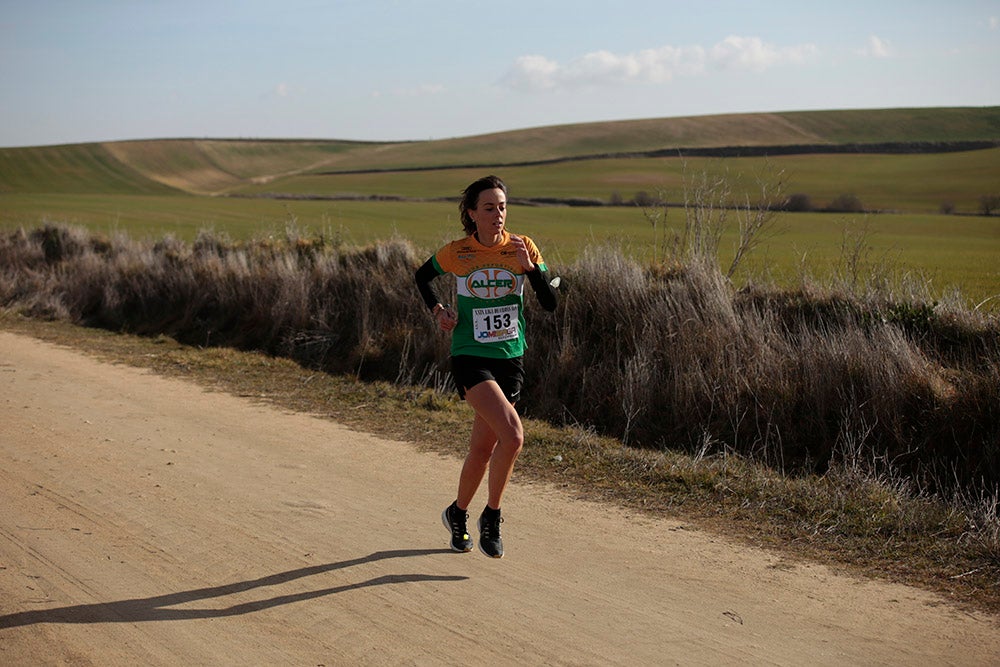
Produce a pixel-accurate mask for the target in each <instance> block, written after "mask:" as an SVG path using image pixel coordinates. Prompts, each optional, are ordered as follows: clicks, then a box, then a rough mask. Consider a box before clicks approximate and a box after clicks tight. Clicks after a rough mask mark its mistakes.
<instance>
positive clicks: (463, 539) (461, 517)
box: [441, 503, 472, 553]
mask: <svg viewBox="0 0 1000 667" xmlns="http://www.w3.org/2000/svg"><path fill="white" fill-rule="evenodd" d="M468 520H469V513H468V512H464V511H462V510H460V509H458V506H457V505H455V503H452V504H451V505H448V507H446V508H445V510H444V512H441V523H443V524H444V527H445V528H447V529H448V530H449V531H450V532H451V544H450V546H451V550H452V551H458V552H461V553H465V552H466V551H472V538H471V537H469V529H468V528H467V527H466V522H468Z"/></svg>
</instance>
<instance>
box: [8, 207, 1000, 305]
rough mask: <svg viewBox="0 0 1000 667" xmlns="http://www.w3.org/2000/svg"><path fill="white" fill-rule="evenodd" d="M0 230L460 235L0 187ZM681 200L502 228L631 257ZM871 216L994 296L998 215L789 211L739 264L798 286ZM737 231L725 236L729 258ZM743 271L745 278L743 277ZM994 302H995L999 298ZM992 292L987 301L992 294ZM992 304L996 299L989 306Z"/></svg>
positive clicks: (998, 278)
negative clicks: (665, 206) (51, 225)
mask: <svg viewBox="0 0 1000 667" xmlns="http://www.w3.org/2000/svg"><path fill="white" fill-rule="evenodd" d="M2 200H3V202H4V205H3V208H2V210H0V229H7V230H12V229H16V228H18V227H26V228H33V227H37V226H40V225H42V224H45V223H47V222H61V223H68V224H73V225H80V226H83V227H87V228H89V229H92V230H94V231H97V232H100V233H103V234H108V235H111V234H114V233H116V232H126V233H127V234H128V235H129V236H131V237H133V238H138V239H143V238H149V239H156V238H161V237H163V236H165V235H168V234H169V235H173V236H175V237H177V238H180V239H184V240H193V239H194V238H195V236H196V235H197V234H198V232H199V231H200V230H204V229H209V230H213V231H215V232H218V233H224V234H227V235H229V236H230V237H232V238H233V239H236V240H240V239H250V238H254V237H262V236H268V235H278V236H281V235H283V234H284V233H285V230H286V227H287V226H288V225H289V224H294V225H295V227H296V229H297V230H298V231H299V233H304V234H324V235H326V236H327V237H330V238H336V239H339V240H341V241H342V242H344V243H347V244H351V245H364V244H368V243H372V242H375V241H378V240H383V239H387V238H391V237H393V236H401V237H404V238H407V239H409V240H411V241H412V242H413V243H414V245H415V246H417V247H418V248H419V249H421V250H423V251H426V252H431V251H432V250H433V249H435V248H437V247H438V246H440V245H441V244H442V243H444V242H446V241H448V240H451V239H453V238H457V237H458V236H460V235H461V225H460V224H459V222H458V212H457V208H456V206H455V205H454V204H453V203H450V202H370V201H278V200H272V199H242V198H218V197H217V198H208V197H195V196H189V195H171V196H150V195H146V196H140V195H118V196H110V195H3V198H2ZM683 215H684V212H683V210H682V209H670V210H669V212H668V214H667V222H666V225H665V227H661V229H660V230H658V231H654V230H653V228H652V227H651V225H650V224H649V223H648V222H647V221H646V219H645V217H644V216H643V215H642V212H641V211H640V210H639V209H637V208H634V207H584V208H575V207H566V206H552V207H549V206H515V207H512V209H511V211H510V214H509V217H508V225H509V227H510V228H511V229H512V230H514V231H520V232H521V233H524V234H527V235H529V236H531V237H532V238H534V239H535V241H536V242H537V243H538V244H539V245H540V246H541V248H542V249H543V251H544V253H545V255H546V259H547V261H548V262H549V263H550V264H551V265H553V267H554V268H557V267H558V266H559V265H560V264H566V263H569V262H572V261H574V260H575V259H576V258H577V257H578V256H579V254H580V253H581V252H582V251H583V250H584V249H585V248H587V247H597V248H600V247H602V246H607V245H612V246H614V247H619V248H623V249H625V250H626V252H627V253H628V254H630V255H632V256H634V257H636V258H637V259H640V260H644V261H645V260H649V259H652V256H653V251H654V248H657V249H658V251H659V252H660V253H661V256H662V252H663V249H664V247H665V244H666V241H665V238H664V235H665V233H669V231H670V230H676V231H680V230H681V229H682V227H683ZM866 224H867V226H868V233H869V237H868V245H869V247H870V252H869V255H868V259H869V260H870V261H871V262H873V263H877V264H879V265H881V266H883V267H884V266H887V265H888V266H891V267H895V268H896V269H898V270H899V271H904V272H907V273H909V274H910V275H911V276H913V277H920V276H922V277H924V278H926V279H928V280H930V281H931V283H930V284H931V286H932V288H933V289H932V293H935V294H938V293H942V292H944V291H946V290H950V289H952V288H958V289H959V290H960V291H961V292H962V293H963V295H964V296H965V297H966V299H967V300H968V301H969V302H970V303H973V304H975V303H979V302H980V301H982V300H983V299H986V298H988V297H990V296H993V295H996V294H1000V263H998V262H997V258H998V257H1000V218H996V217H994V218H983V217H973V216H946V215H933V214H894V215H877V216H857V215H846V214H845V215H840V214H828V213H785V214H780V215H778V216H776V218H775V222H774V225H773V230H772V233H771V234H770V235H769V236H768V238H767V240H766V242H765V243H764V244H763V245H762V246H761V247H760V248H759V249H758V250H757V251H756V252H755V253H754V254H753V255H752V256H751V258H750V260H748V262H747V264H746V266H745V268H746V269H747V270H750V271H752V272H753V274H754V275H757V276H760V277H771V278H773V279H775V280H777V281H778V282H780V283H782V284H796V282H797V281H799V279H800V277H801V273H802V269H803V268H804V269H805V271H806V272H807V273H810V274H813V275H814V276H816V277H818V278H824V277H828V276H829V275H830V274H831V272H832V271H833V270H834V269H835V268H836V266H837V263H838V261H839V259H840V257H841V246H842V243H843V241H844V237H845V233H849V234H855V233H859V232H860V230H861V229H862V228H863V227H864V226H865V225H866ZM734 240H735V239H734V236H733V235H732V234H729V235H728V236H727V237H726V238H724V239H723V243H722V249H721V254H722V257H721V261H723V262H724V263H725V264H727V265H728V262H729V261H730V258H731V255H732V253H731V248H732V246H733V243H734ZM743 278H745V275H743ZM996 301H1000V299H998V300H996ZM996 301H994V303H996ZM997 305H1000V304H997Z"/></svg>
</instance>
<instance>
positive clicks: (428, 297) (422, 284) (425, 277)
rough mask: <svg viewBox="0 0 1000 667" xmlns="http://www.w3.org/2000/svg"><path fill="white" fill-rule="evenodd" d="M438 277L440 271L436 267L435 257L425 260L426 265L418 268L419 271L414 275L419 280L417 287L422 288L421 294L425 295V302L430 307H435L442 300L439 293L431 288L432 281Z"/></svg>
mask: <svg viewBox="0 0 1000 667" xmlns="http://www.w3.org/2000/svg"><path fill="white" fill-rule="evenodd" d="M437 277H438V272H437V269H435V268H434V258H433V257H432V258H431V259H428V260H427V261H426V262H424V265H423V266H421V267H420V268H419V269H417V273H416V274H415V275H414V278H415V279H416V281H417V289H418V290H420V296H421V297H423V299H424V303H426V304H427V307H428V308H433V307H434V306H435V305H437V304H438V303H440V302H441V301H440V299H438V296H437V294H435V293H434V290H433V289H431V282H432V281H433V280H434V279H435V278H437Z"/></svg>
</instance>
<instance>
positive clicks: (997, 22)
mask: <svg viewBox="0 0 1000 667" xmlns="http://www.w3.org/2000/svg"><path fill="white" fill-rule="evenodd" d="M987 23H988V24H989V26H990V30H996V29H997V28H1000V16H991V17H990V18H989V19H988V21H987Z"/></svg>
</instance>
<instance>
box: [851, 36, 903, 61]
mask: <svg viewBox="0 0 1000 667" xmlns="http://www.w3.org/2000/svg"><path fill="white" fill-rule="evenodd" d="M858 55H862V56H865V57H868V58H891V57H892V56H893V55H894V54H893V50H892V47H891V46H890V44H889V42H887V41H885V40H884V39H882V38H881V37H879V36H878V35H871V36H869V37H868V43H867V44H865V46H864V48H861V49H859V50H858Z"/></svg>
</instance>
